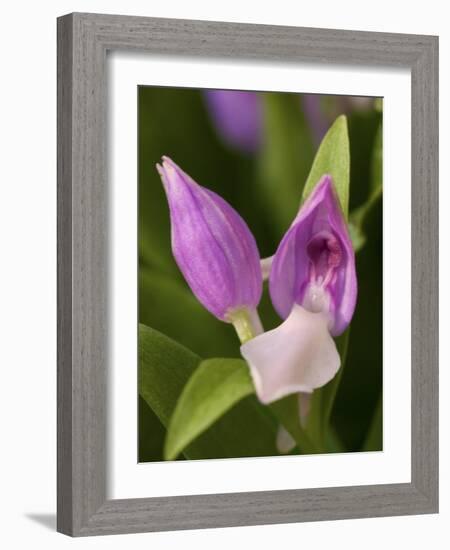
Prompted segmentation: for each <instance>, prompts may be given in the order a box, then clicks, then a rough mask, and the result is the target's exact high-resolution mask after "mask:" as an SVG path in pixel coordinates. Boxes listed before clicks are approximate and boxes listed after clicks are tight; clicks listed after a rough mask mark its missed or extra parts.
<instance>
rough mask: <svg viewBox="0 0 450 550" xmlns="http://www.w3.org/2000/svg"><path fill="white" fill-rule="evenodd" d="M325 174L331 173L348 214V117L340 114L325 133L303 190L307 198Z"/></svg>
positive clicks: (343, 207) (345, 211)
mask: <svg viewBox="0 0 450 550" xmlns="http://www.w3.org/2000/svg"><path fill="white" fill-rule="evenodd" d="M324 174H330V175H331V177H332V178H333V182H334V186H335V188H336V192H337V194H338V197H339V202H340V203H341V207H342V211H343V212H344V216H345V217H346V218H347V216H348V199H349V187H350V145H349V139H348V127H347V118H346V117H345V115H341V116H339V117H338V118H337V119H336V120H335V121H334V123H333V125H332V126H331V128H330V129H329V130H328V132H327V133H326V134H325V137H324V138H323V140H322V143H321V144H320V146H319V149H318V151H317V153H316V156H315V158H314V161H313V165H312V167H311V171H310V172H309V176H308V179H307V180H306V184H305V188H304V190H303V200H305V199H306V198H307V197H308V195H309V194H310V193H311V191H312V190H313V189H314V187H315V186H316V185H317V183H318V182H319V181H320V178H321V177H322V176H323V175H324Z"/></svg>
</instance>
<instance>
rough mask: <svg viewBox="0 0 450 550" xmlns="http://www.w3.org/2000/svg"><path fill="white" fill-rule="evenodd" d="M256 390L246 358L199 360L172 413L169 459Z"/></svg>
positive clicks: (166, 448) (168, 444)
mask: <svg viewBox="0 0 450 550" xmlns="http://www.w3.org/2000/svg"><path fill="white" fill-rule="evenodd" d="M254 391H255V390H254V386H253V382H252V380H251V377H250V373H249V369H248V366H247V364H246V363H245V361H243V360H241V359H207V360H206V361H203V362H202V363H200V365H199V367H198V368H197V370H196V371H195V372H194V374H193V375H192V376H191V378H190V379H189V382H188V383H187V384H186V386H185V388H184V390H183V392H182V394H181V396H180V398H179V400H178V403H177V406H176V408H175V411H174V413H173V415H172V418H171V421H170V424H169V430H168V433H167V439H166V443H165V448H164V456H165V458H166V460H173V459H174V458H176V456H177V455H178V454H179V453H180V452H181V451H182V450H183V449H184V448H185V447H186V446H187V445H188V444H189V443H190V442H191V441H193V440H194V439H196V438H197V437H198V436H199V435H200V434H201V433H203V432H204V431H205V430H206V429H207V428H208V427H209V426H211V425H212V424H213V423H214V422H215V421H216V420H217V419H218V418H220V417H221V416H223V415H224V414H225V412H227V411H228V410H229V409H230V408H231V407H232V406H233V405H235V404H236V403H237V402H238V401H241V399H243V398H244V397H246V396H247V395H250V394H252V393H254Z"/></svg>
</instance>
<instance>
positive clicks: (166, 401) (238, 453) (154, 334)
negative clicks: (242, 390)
mask: <svg viewBox="0 0 450 550" xmlns="http://www.w3.org/2000/svg"><path fill="white" fill-rule="evenodd" d="M200 362H201V358H200V357H199V356H198V355H196V354H195V353H192V352H191V351H190V350H189V349H187V348H185V347H184V346H181V345H180V344H178V343H177V342H175V341H173V340H172V339H170V338H168V337H167V336H165V335H163V334H161V333H160V332H158V331H156V330H153V329H151V328H150V327H147V326H145V325H142V324H140V325H139V393H140V395H141V397H142V398H143V399H144V400H145V402H146V403H147V405H148V406H149V407H150V408H151V409H152V411H153V412H154V413H155V414H156V416H157V417H158V419H159V420H160V422H161V424H162V425H163V426H164V427H165V428H166V429H167V427H168V425H169V421H170V418H171V416H172V414H173V411H174V410H175V407H176V404H177V401H178V399H179V397H180V395H181V393H182V391H183V389H184V387H185V386H186V384H187V382H188V380H189V378H190V377H191V376H192V374H193V373H194V372H195V369H196V368H197V366H198V365H199V364H200ZM140 436H142V434H140ZM275 440H276V425H275V422H274V420H273V418H271V417H270V416H269V415H268V413H267V411H266V410H265V408H264V407H263V406H262V405H260V404H259V403H258V402H257V400H256V398H255V397H254V396H249V397H246V398H245V399H243V400H242V401H241V402H240V403H238V404H237V405H236V406H235V407H233V408H232V409H231V410H230V411H228V412H227V413H226V414H225V415H224V416H222V417H221V418H220V419H218V420H217V421H216V422H215V423H214V425H212V426H211V427H210V428H209V429H207V430H206V431H205V432H204V433H202V434H201V435H200V437H198V438H196V439H195V441H193V442H192V443H191V444H190V445H189V446H188V447H187V448H186V449H184V451H183V455H184V456H185V457H186V458H188V459H205V458H233V457H244V456H271V455H276V454H277V452H276V447H275Z"/></svg>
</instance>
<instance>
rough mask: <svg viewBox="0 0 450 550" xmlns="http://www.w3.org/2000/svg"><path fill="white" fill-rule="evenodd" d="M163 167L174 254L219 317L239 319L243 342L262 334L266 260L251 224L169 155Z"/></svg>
mask: <svg viewBox="0 0 450 550" xmlns="http://www.w3.org/2000/svg"><path fill="white" fill-rule="evenodd" d="M157 169H158V172H159V174H160V176H161V179H162V182H163V185H164V189H165V192H166V195H167V200H168V203H169V210H170V221H171V239H172V252H173V255H174V257H175V260H176V262H177V264H178V267H179V268H180V270H181V272H182V274H183V276H184V278H185V279H186V281H187V283H188V285H189V286H190V288H191V290H192V292H193V293H194V294H195V296H196V297H197V299H198V300H199V301H200V302H201V303H202V304H203V306H204V307H205V308H206V309H207V310H208V311H210V312H211V313H212V314H213V315H215V316H216V317H217V318H218V319H220V320H222V321H225V322H229V323H233V325H234V327H235V328H236V331H237V332H238V335H239V337H240V339H241V341H246V340H248V339H249V338H250V337H252V336H254V335H255V334H258V333H260V332H262V327H261V323H260V321H259V317H258V315H257V313H256V307H257V305H258V303H259V301H260V298H261V293H262V276H261V269H260V263H259V262H260V258H259V252H258V248H257V246H256V242H255V239H254V237H253V235H252V233H251V232H250V230H249V228H248V227H247V225H246V223H245V222H244V220H243V219H242V218H241V217H240V216H239V214H238V213H237V212H236V211H235V210H234V209H233V208H232V207H231V206H230V205H229V204H228V203H227V202H226V201H225V200H223V199H222V198H221V197H219V196H218V195H216V193H214V192H213V191H210V190H209V189H205V188H204V187H201V186H200V185H198V184H197V183H196V182H195V181H194V180H193V179H192V178H191V177H190V176H188V175H187V174H186V173H185V172H183V170H181V168H180V167H179V166H177V165H176V164H175V163H174V162H173V161H172V160H171V159H169V158H168V157H163V161H162V165H157Z"/></svg>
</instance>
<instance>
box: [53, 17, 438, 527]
mask: <svg viewBox="0 0 450 550" xmlns="http://www.w3.org/2000/svg"><path fill="white" fill-rule="evenodd" d="M124 49H130V50H136V51H138V52H148V53H154V54H167V55H177V56H191V57H208V56H209V57H226V58H229V59H236V60H239V59H243V58H246V59H254V60H255V62H257V60H271V61H274V62H278V63H279V62H284V63H298V62H311V63H328V64H334V65H339V64H347V65H348V64H352V65H354V64H363V65H368V66H392V67H406V68H410V69H411V74H412V297H411V298H412V396H411V399H412V401H411V406H412V481H411V483H407V484H392V485H374V486H361V487H357V486H355V487H336V488H326V489H301V490H290V491H269V492H253V493H232V494H224V495H192V496H179V497H164V498H148V499H131V500H112V501H108V500H107V499H106V481H107V479H106V478H107V459H108V457H107V456H106V451H105V449H106V428H107V418H106V410H107V407H106V399H107V391H106V389H107V373H108V325H109V313H108V257H109V256H108V246H109V243H108V203H109V198H108V182H107V174H106V164H107V163H106V160H107V159H106V147H105V144H106V104H107V102H106V96H107V82H106V76H105V75H106V52H107V51H108V50H124ZM437 338H438V40H437V38H436V37H432V36H417V35H401V34H386V33H368V32H355V31H342V30H329V29H304V28H297V27H275V26H269V25H244V24H235V23H233V24H230V23H216V22H205V21H183V20H175V19H152V18H142V17H125V16H116V15H96V14H71V15H67V16H64V17H62V18H59V20H58V527H57V528H58V530H59V531H61V532H63V533H66V534H69V535H73V536H83V535H99V534H110V533H131V532H139V531H162V530H176V529H194V528H207V527H227V526H234V525H260V524H269V523H288V522H300V521H318V520H330V519H344V518H359V517H371V516H389V515H392V516H393V515H404V514H423V513H433V512H437V510H438V357H437V350H438V341H437Z"/></svg>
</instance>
